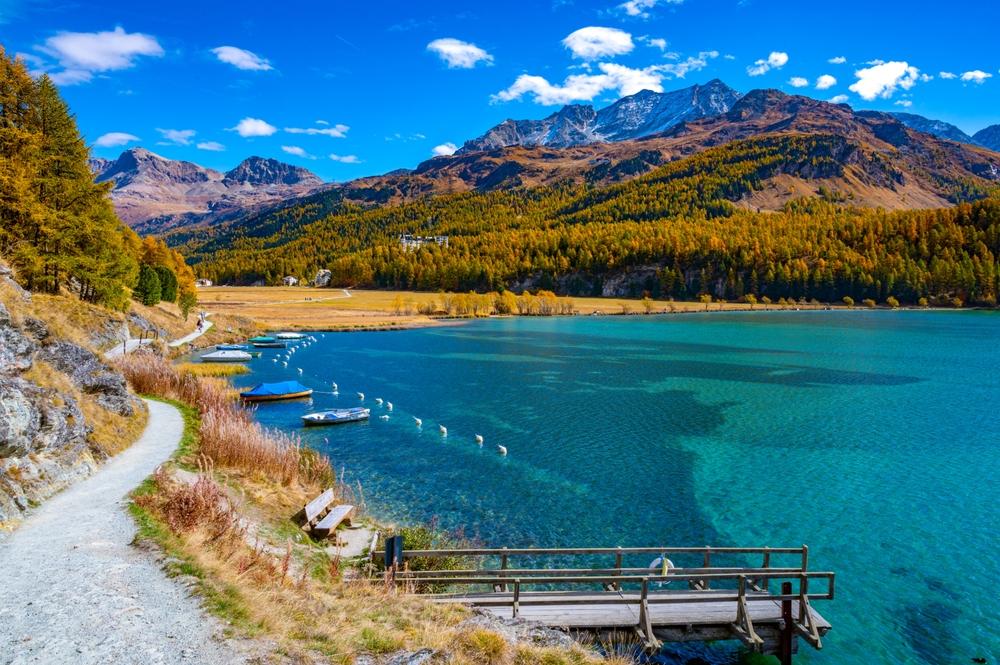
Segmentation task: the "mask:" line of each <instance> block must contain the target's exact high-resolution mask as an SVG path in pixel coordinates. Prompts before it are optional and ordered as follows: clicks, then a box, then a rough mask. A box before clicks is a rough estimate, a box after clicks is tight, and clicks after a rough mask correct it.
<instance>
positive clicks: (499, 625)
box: [461, 608, 576, 649]
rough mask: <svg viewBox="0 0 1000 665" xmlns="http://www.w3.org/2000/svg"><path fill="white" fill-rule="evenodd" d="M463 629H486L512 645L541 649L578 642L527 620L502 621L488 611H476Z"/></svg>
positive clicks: (567, 645)
mask: <svg viewBox="0 0 1000 665" xmlns="http://www.w3.org/2000/svg"><path fill="white" fill-rule="evenodd" d="M461 627H463V628H485V629H487V630H492V631H494V632H496V633H499V634H500V635H501V636H503V638H504V639H505V640H506V641H507V642H509V643H510V644H532V645H534V646H539V647H560V648H564V649H565V648H569V647H571V646H573V645H574V644H576V641H575V640H574V639H573V638H572V637H571V636H570V635H569V634H567V633H564V632H562V631H561V630H555V629H552V628H548V627H546V626H544V625H542V624H540V623H538V622H536V621H528V620H526V619H521V618H517V619H502V618H500V617H498V616H497V615H495V614H493V613H491V612H487V611H486V610H482V609H478V608H477V609H476V610H475V615H474V616H472V617H471V618H469V619H466V620H465V621H463V622H462V623H461Z"/></svg>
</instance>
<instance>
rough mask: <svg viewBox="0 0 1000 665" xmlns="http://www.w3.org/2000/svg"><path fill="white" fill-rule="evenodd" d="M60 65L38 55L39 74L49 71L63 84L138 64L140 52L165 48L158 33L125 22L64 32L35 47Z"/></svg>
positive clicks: (157, 54)
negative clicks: (132, 28) (101, 28)
mask: <svg viewBox="0 0 1000 665" xmlns="http://www.w3.org/2000/svg"><path fill="white" fill-rule="evenodd" d="M35 49H36V50H38V51H39V52H40V53H43V54H45V55H46V56H48V57H49V58H52V59H54V60H55V61H56V62H57V63H58V65H57V66H55V65H51V64H47V63H45V62H43V61H42V59H39V58H37V57H36V58H35V59H34V62H33V63H32V64H34V66H35V67H36V70H37V71H36V72H34V73H36V74H38V73H42V72H46V73H48V74H49V76H50V77H51V78H52V80H53V81H54V82H55V83H56V84H59V85H74V84H77V83H86V82H88V81H90V80H91V79H93V78H94V74H96V73H100V72H108V71H114V70H120V69H128V68H130V67H133V66H135V63H136V60H137V59H138V58H139V57H140V56H150V57H160V56H162V55H163V48H162V47H161V46H160V44H159V42H158V41H157V40H156V38H155V37H153V36H151V35H146V34H143V33H140V32H131V33H130V32H125V30H124V28H122V27H121V26H119V27H116V28H115V29H114V30H110V31H103V32H60V33H57V34H56V35H54V36H52V37H49V38H48V39H46V40H45V42H44V43H43V44H41V45H39V46H36V47H35Z"/></svg>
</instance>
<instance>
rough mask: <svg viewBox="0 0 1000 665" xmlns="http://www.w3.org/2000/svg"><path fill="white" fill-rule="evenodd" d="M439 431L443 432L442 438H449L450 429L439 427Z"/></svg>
mask: <svg viewBox="0 0 1000 665" xmlns="http://www.w3.org/2000/svg"><path fill="white" fill-rule="evenodd" d="M438 429H439V430H440V431H441V436H448V428H447V427H445V426H444V425H438Z"/></svg>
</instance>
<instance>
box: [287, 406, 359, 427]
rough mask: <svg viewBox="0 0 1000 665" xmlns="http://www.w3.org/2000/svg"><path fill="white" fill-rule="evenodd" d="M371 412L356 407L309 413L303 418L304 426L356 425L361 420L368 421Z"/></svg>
mask: <svg viewBox="0 0 1000 665" xmlns="http://www.w3.org/2000/svg"><path fill="white" fill-rule="evenodd" d="M370 415H371V410H370V409H366V408H364V407H360V406H358V407H354V408H353V409H331V410H329V411H317V412H316V413H307V414H306V415H304V416H302V423H303V424H304V425H338V424H340V423H356V422H358V421H359V420H368V416H370Z"/></svg>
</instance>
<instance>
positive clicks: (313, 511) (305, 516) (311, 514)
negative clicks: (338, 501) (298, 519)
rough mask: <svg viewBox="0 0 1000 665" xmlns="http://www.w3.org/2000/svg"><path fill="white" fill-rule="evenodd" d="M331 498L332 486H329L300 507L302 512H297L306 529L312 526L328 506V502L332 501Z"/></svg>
mask: <svg viewBox="0 0 1000 665" xmlns="http://www.w3.org/2000/svg"><path fill="white" fill-rule="evenodd" d="M333 499H334V495H333V488H332V487H331V488H330V489H328V490H326V491H325V492H323V493H322V494H320V495H319V496H318V497H316V498H315V499H313V500H312V501H310V502H309V503H307V504H306V506H305V508H303V509H302V512H301V513H299V514H300V515H301V516H302V520H303V522H304V524H303V526H304V527H305V528H306V529H309V528H312V526H313V523H314V522H316V520H318V519H319V518H320V516H321V515H322V514H323V513H324V512H325V511H326V509H327V508H329V507H330V504H331V503H333Z"/></svg>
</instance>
